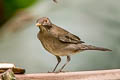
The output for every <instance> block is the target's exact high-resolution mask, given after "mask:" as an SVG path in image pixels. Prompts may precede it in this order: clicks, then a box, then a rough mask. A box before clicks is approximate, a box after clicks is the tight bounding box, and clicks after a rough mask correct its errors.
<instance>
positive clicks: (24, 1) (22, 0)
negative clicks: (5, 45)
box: [0, 0, 38, 26]
mask: <svg viewBox="0 0 120 80" xmlns="http://www.w3.org/2000/svg"><path fill="white" fill-rule="evenodd" d="M36 1H38V0H0V26H1V25H2V24H3V23H4V22H5V21H7V20H8V19H9V18H11V17H12V16H13V15H14V14H15V13H16V11H18V10H20V9H24V8H27V7H29V6H31V5H32V4H34V3H35V2H36Z"/></svg>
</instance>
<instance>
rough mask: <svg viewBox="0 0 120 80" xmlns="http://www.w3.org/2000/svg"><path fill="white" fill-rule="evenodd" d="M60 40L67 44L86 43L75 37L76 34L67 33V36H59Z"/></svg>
mask: <svg viewBox="0 0 120 80" xmlns="http://www.w3.org/2000/svg"><path fill="white" fill-rule="evenodd" d="M58 38H59V40H60V41H62V42H65V43H74V44H76V43H84V42H83V41H81V40H80V38H79V37H77V36H75V35H74V34H71V33H67V34H65V35H59V36H58Z"/></svg>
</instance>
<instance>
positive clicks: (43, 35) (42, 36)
mask: <svg viewBox="0 0 120 80" xmlns="http://www.w3.org/2000/svg"><path fill="white" fill-rule="evenodd" d="M36 26H37V27H38V28H39V29H40V31H39V32H38V34H37V38H38V39H39V40H40V42H41V43H42V45H43V47H44V48H45V50H47V51H48V52H49V53H51V54H53V55H54V56H55V57H56V59H57V64H56V66H55V68H54V69H53V71H52V72H62V70H63V68H64V67H65V66H66V65H67V64H68V63H69V62H70V60H71V56H72V55H73V54H76V53H79V52H82V51H86V50H99V51H112V50H110V49H107V48H102V47H96V46H93V45H86V44H85V42H84V41H82V40H81V39H80V38H79V37H78V36H76V35H74V34H72V33H70V32H69V31H67V30H65V29H63V28H61V27H59V26H57V25H55V24H53V23H52V22H51V20H50V19H49V18H48V17H41V18H39V19H37V21H36ZM62 56H66V57H67V61H66V63H65V64H64V65H63V66H62V67H61V68H60V69H59V70H58V71H56V68H57V67H58V65H59V63H60V62H61V57H62Z"/></svg>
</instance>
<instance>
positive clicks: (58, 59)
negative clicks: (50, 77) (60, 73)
mask: <svg viewBox="0 0 120 80" xmlns="http://www.w3.org/2000/svg"><path fill="white" fill-rule="evenodd" d="M56 58H57V61H58V63H57V64H56V66H55V68H54V69H53V71H52V72H55V70H56V68H57V66H58V65H59V63H60V62H61V58H60V57H59V56H56Z"/></svg>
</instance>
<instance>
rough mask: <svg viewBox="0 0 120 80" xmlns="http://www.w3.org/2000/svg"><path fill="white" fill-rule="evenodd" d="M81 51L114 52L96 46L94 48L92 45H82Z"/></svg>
mask: <svg viewBox="0 0 120 80" xmlns="http://www.w3.org/2000/svg"><path fill="white" fill-rule="evenodd" d="M79 47H80V49H81V50H99V51H112V50H110V49H107V48H102V47H96V46H92V45H84V44H82V45H80V46H79Z"/></svg>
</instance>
